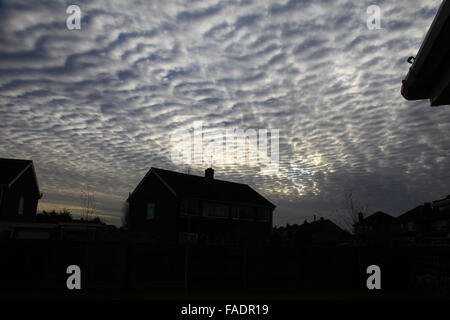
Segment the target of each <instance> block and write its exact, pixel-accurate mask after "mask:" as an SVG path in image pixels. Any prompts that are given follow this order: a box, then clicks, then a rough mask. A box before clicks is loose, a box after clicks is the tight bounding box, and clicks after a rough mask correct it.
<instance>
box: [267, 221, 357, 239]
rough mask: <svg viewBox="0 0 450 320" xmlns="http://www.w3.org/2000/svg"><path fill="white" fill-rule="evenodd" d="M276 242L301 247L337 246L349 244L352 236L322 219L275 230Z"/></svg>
mask: <svg viewBox="0 0 450 320" xmlns="http://www.w3.org/2000/svg"><path fill="white" fill-rule="evenodd" d="M273 239H274V242H276V243H291V244H294V243H295V244H301V245H337V244H344V243H346V242H349V241H350V239H351V236H350V234H349V233H348V232H347V231H344V230H343V229H341V228H340V227H339V226H337V225H336V224H334V223H333V222H332V221H331V220H328V219H324V218H320V219H319V220H317V221H313V222H307V221H305V222H304V223H303V224H302V225H287V226H286V227H279V228H275V229H274V237H273Z"/></svg>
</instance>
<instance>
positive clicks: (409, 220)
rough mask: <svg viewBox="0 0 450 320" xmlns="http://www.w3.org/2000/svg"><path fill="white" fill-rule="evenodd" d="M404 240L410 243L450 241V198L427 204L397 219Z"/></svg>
mask: <svg viewBox="0 0 450 320" xmlns="http://www.w3.org/2000/svg"><path fill="white" fill-rule="evenodd" d="M397 219H398V220H399V222H400V226H401V231H402V237H403V240H407V241H408V242H430V241H444V242H449V241H450V196H447V197H446V198H444V199H441V200H436V201H433V202H432V203H425V204H424V205H421V206H418V207H416V208H414V209H412V210H409V211H408V212H406V213H404V214H402V215H401V216H399V217H398V218H397Z"/></svg>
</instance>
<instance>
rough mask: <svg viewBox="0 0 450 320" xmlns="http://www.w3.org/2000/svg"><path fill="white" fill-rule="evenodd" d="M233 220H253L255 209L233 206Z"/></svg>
mask: <svg viewBox="0 0 450 320" xmlns="http://www.w3.org/2000/svg"><path fill="white" fill-rule="evenodd" d="M232 217H233V219H238V220H253V219H254V218H255V208H253V207H250V206H234V207H233V209H232Z"/></svg>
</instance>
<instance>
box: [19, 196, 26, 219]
mask: <svg viewBox="0 0 450 320" xmlns="http://www.w3.org/2000/svg"><path fill="white" fill-rule="evenodd" d="M24 205H25V199H24V197H20V199H19V214H20V215H22V214H23V207H24Z"/></svg>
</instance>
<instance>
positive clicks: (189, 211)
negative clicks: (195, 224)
mask: <svg viewBox="0 0 450 320" xmlns="http://www.w3.org/2000/svg"><path fill="white" fill-rule="evenodd" d="M180 213H181V214H182V215H186V216H187V215H189V216H197V215H198V214H199V213H200V210H199V202H198V200H194V199H183V200H182V201H181V208H180Z"/></svg>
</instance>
